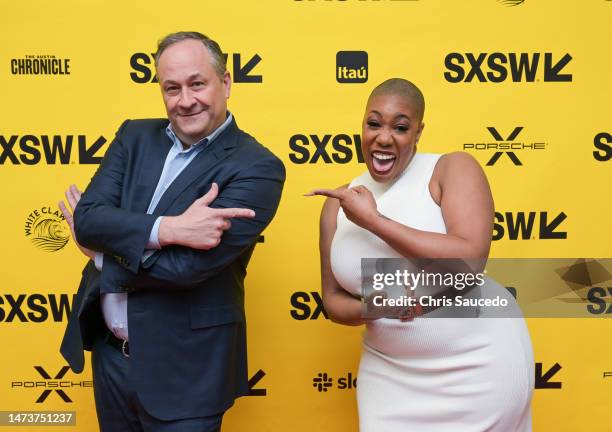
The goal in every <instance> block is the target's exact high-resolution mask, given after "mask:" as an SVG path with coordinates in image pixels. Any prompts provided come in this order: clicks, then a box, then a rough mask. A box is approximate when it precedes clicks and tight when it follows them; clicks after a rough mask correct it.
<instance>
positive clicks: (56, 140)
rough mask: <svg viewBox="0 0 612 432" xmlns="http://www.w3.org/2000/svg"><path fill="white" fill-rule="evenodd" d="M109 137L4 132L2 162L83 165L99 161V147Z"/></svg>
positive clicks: (0, 142) (2, 137) (0, 144)
mask: <svg viewBox="0 0 612 432" xmlns="http://www.w3.org/2000/svg"><path fill="white" fill-rule="evenodd" d="M105 143H106V138H104V137H103V136H100V137H98V139H96V140H95V141H94V142H91V141H88V140H87V137H86V136H85V135H64V136H62V135H21V136H20V135H11V136H8V135H0V146H1V147H0V151H1V153H0V165H4V164H7V165H8V164H12V165H21V164H23V165H36V164H38V163H41V162H42V163H46V164H47V165H68V164H70V163H74V161H73V159H74V156H76V158H77V159H78V160H77V163H78V164H81V165H90V164H99V163H100V161H101V160H102V157H101V156H96V154H97V153H98V150H100V149H101V148H102V146H103V145H104V144H105Z"/></svg>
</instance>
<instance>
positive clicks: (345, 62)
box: [336, 51, 368, 84]
mask: <svg viewBox="0 0 612 432" xmlns="http://www.w3.org/2000/svg"><path fill="white" fill-rule="evenodd" d="M367 80H368V53H367V52H365V51H338V52H337V53H336V81H338V82H339V83H342V84H344V83H364V82H366V81H367Z"/></svg>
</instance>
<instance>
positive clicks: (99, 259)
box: [94, 252, 104, 271]
mask: <svg viewBox="0 0 612 432" xmlns="http://www.w3.org/2000/svg"><path fill="white" fill-rule="evenodd" d="M94 264H95V266H96V269H97V270H98V271H102V266H103V265H104V254H103V253H102V252H96V255H95V256H94Z"/></svg>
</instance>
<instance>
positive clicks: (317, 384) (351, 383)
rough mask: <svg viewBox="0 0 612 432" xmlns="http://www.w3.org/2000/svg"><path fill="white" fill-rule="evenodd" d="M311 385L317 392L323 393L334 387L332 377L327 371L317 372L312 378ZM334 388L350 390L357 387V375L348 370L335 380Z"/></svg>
mask: <svg viewBox="0 0 612 432" xmlns="http://www.w3.org/2000/svg"><path fill="white" fill-rule="evenodd" d="M312 386H313V387H314V388H316V389H317V391H318V392H319V393H325V392H327V391H328V390H329V389H332V388H334V379H333V378H332V377H331V376H330V375H329V374H328V373H327V372H319V373H318V374H317V376H316V377H314V378H313V379H312ZM336 388H337V389H338V390H350V389H354V388H357V377H356V376H355V375H353V373H352V372H349V373H348V374H347V375H346V376H343V377H340V378H338V380H337V381H336Z"/></svg>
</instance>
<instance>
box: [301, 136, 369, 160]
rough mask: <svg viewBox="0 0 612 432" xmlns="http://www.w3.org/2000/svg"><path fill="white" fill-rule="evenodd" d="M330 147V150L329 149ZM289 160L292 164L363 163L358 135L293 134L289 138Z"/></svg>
mask: <svg viewBox="0 0 612 432" xmlns="http://www.w3.org/2000/svg"><path fill="white" fill-rule="evenodd" d="M330 147H331V148H330ZM289 148H290V149H291V150H292V152H291V153H289V160H290V161H291V162H293V163H294V164H298V165H300V164H305V163H309V164H316V163H325V164H331V163H338V164H346V163H349V162H351V161H352V160H353V159H354V158H355V159H357V162H358V163H364V160H363V154H362V153H361V135H359V134H352V135H349V134H337V135H333V134H330V133H329V134H324V135H317V134H308V135H306V134H295V135H293V136H291V138H289Z"/></svg>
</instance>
